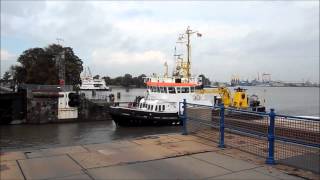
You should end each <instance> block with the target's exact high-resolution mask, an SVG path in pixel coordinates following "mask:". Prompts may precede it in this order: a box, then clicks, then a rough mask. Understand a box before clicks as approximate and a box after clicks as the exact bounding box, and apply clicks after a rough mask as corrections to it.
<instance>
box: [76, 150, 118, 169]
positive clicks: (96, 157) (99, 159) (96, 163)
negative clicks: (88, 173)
mask: <svg viewBox="0 0 320 180" xmlns="http://www.w3.org/2000/svg"><path fill="white" fill-rule="evenodd" d="M70 156H71V157H72V158H73V159H74V160H75V161H77V162H78V163H79V164H80V165H81V166H82V167H83V168H85V169H88V168H95V167H103V166H110V165H115V164H119V163H120V162H121V161H120V160H118V159H116V158H114V156H110V154H109V155H105V154H102V153H100V152H97V151H93V152H84V153H75V154H70ZM119 156H120V154H119Z"/></svg>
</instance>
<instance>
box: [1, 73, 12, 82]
mask: <svg viewBox="0 0 320 180" xmlns="http://www.w3.org/2000/svg"><path fill="white" fill-rule="evenodd" d="M10 78H11V74H10V73H9V71H6V72H5V73H4V74H3V76H2V79H3V80H4V81H8V80H9V79H10Z"/></svg>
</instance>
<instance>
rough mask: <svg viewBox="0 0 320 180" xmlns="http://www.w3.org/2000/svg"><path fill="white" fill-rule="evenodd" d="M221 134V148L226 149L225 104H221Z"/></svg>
mask: <svg viewBox="0 0 320 180" xmlns="http://www.w3.org/2000/svg"><path fill="white" fill-rule="evenodd" d="M219 124H220V128H219V130H220V134H219V146H218V147H219V148H225V145H224V104H223V103H221V104H220V123H219Z"/></svg>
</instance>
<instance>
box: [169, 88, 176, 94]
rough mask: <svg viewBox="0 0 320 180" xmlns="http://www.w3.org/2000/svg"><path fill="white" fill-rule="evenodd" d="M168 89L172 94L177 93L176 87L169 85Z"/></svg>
mask: <svg viewBox="0 0 320 180" xmlns="http://www.w3.org/2000/svg"><path fill="white" fill-rule="evenodd" d="M168 91H169V93H170V94H175V93H176V89H175V88H174V87H168Z"/></svg>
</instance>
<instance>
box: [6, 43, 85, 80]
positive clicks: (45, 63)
mask: <svg viewBox="0 0 320 180" xmlns="http://www.w3.org/2000/svg"><path fill="white" fill-rule="evenodd" d="M62 51H64V54H65V83H66V84H69V85H77V84H80V83H81V79H80V73H81V71H82V70H83V67H82V61H81V59H80V58H79V57H78V56H76V55H75V54H74V52H73V50H72V48H71V47H62V46H61V45H57V44H52V45H49V46H48V47H45V48H31V49H28V50H26V51H24V52H23V53H22V54H21V55H20V56H19V58H18V62H19V63H20V65H17V66H13V67H12V69H13V71H14V78H15V80H16V81H17V82H18V83H28V84H58V80H59V79H58V78H59V77H58V66H57V64H56V58H55V57H56V56H57V55H58V54H59V53H61V52H62Z"/></svg>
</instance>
